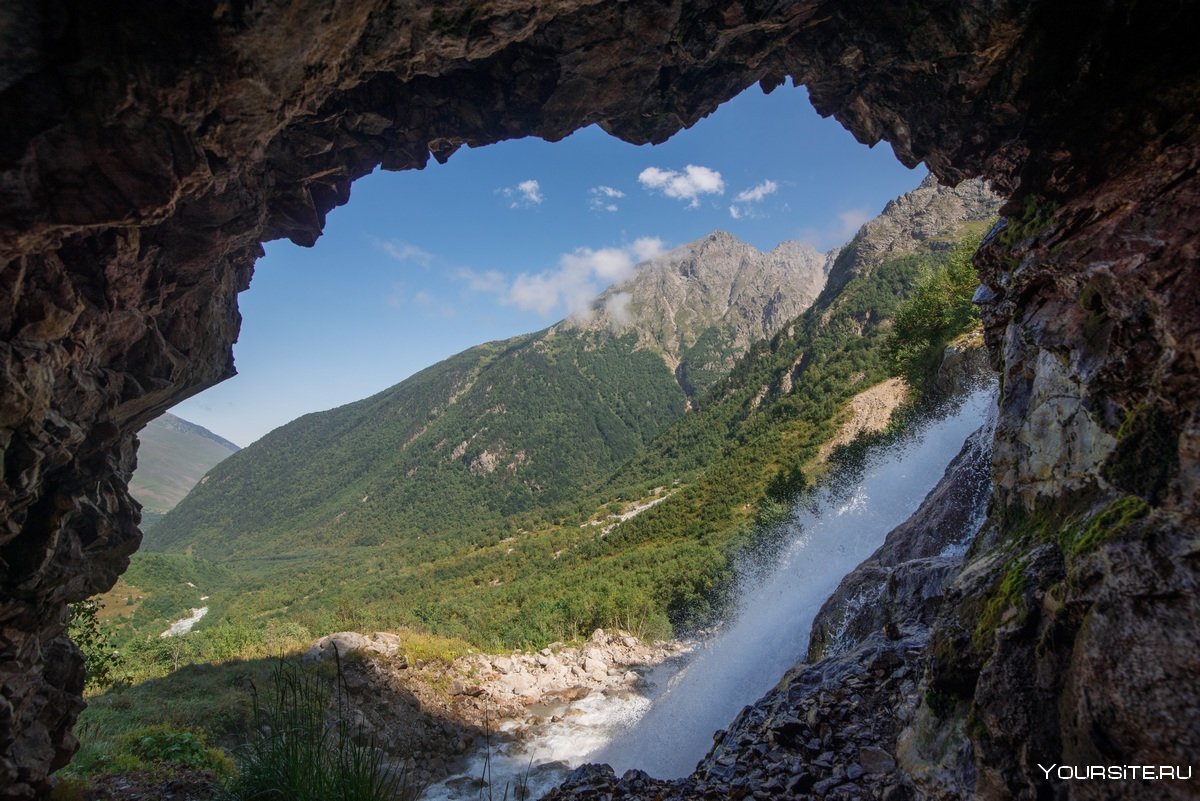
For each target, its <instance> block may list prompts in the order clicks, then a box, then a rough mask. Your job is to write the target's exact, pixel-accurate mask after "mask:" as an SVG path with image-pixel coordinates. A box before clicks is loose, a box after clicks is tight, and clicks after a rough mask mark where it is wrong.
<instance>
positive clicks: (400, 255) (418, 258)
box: [375, 239, 433, 268]
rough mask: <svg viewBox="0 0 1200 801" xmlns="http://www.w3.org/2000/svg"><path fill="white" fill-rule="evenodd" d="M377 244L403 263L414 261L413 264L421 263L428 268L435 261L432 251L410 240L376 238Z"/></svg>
mask: <svg viewBox="0 0 1200 801" xmlns="http://www.w3.org/2000/svg"><path fill="white" fill-rule="evenodd" d="M375 244H376V246H377V247H378V248H379V249H380V250H382V251H383V252H384V253H386V254H387V255H388V256H390V257H391V258H393V259H395V260H396V261H398V262H400V263H401V264H404V263H406V262H412V263H413V264H419V265H420V266H422V267H426V268H428V267H429V265H430V264H432V263H433V254H432V253H430V252H429V251H427V250H422V249H421V248H419V247H417V246H416V245H412V244H409V243H408V242H401V241H399V240H396V239H391V240H382V239H380V240H376V241H375Z"/></svg>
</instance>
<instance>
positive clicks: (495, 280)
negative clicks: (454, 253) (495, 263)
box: [454, 267, 507, 294]
mask: <svg viewBox="0 0 1200 801" xmlns="http://www.w3.org/2000/svg"><path fill="white" fill-rule="evenodd" d="M454 277H455V278H457V279H458V280H460V281H462V282H463V283H465V284H466V285H467V288H468V289H470V290H471V291H472V292H485V293H488V294H495V293H498V292H501V291H503V290H504V287H505V285H506V283H507V282H506V281H505V278H504V273H502V272H500V271H499V270H485V271H483V272H477V271H475V270H472V269H471V268H469V267H459V268H458V269H457V270H455V271H454Z"/></svg>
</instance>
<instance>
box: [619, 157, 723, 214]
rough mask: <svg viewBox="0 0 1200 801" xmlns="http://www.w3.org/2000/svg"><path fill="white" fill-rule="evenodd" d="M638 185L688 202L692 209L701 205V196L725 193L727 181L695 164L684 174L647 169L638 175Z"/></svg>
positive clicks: (685, 168) (684, 169) (706, 168)
mask: <svg viewBox="0 0 1200 801" xmlns="http://www.w3.org/2000/svg"><path fill="white" fill-rule="evenodd" d="M638 183H640V184H641V185H642V186H644V187H645V188H646V189H647V190H648V191H651V192H661V193H662V194H664V195H666V196H667V197H671V198H677V199H679V200H686V201H688V206H689V207H691V208H695V207H697V206H699V205H700V196H701V195H721V194H724V193H725V181H724V179H722V178H721V173H719V172H717V171H716V170H713V169H710V168H708V167H700V166H697V165H695V164H689V165H687V166H686V167H684V168H683V172H676V171H675V170H664V169H661V168H659V167H647V168H646V169H644V170H642V172H641V173H640V174H639V175H638Z"/></svg>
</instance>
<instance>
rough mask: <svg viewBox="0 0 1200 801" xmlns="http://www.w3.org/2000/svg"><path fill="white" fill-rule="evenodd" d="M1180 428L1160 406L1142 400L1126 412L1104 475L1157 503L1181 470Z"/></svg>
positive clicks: (1120, 485) (1103, 469) (1105, 464)
mask: <svg viewBox="0 0 1200 801" xmlns="http://www.w3.org/2000/svg"><path fill="white" fill-rule="evenodd" d="M1178 442H1179V432H1178V430H1177V429H1176V427H1175V425H1174V424H1173V423H1172V422H1171V419H1170V418H1169V417H1167V415H1166V414H1165V413H1164V412H1163V411H1162V410H1161V409H1159V408H1157V407H1154V406H1150V405H1147V404H1142V405H1140V406H1138V407H1136V408H1134V409H1133V411H1131V412H1129V414H1128V415H1126V416H1125V421H1124V422H1123V423H1122V424H1121V428H1120V430H1118V432H1117V447H1116V448H1115V449H1113V452H1112V454H1111V455H1110V456H1109V458H1108V460H1107V461H1106V462H1105V463H1104V466H1103V467H1102V468H1101V471H1100V472H1101V475H1103V476H1104V478H1106V479H1108V480H1109V481H1111V482H1112V483H1113V484H1115V485H1116V486H1118V487H1120V488H1121V489H1122V490H1124V491H1126V492H1129V493H1132V494H1134V495H1138V496H1140V497H1141V498H1143V499H1145V500H1146V501H1148V502H1149V503H1151V504H1153V505H1157V504H1158V503H1159V502H1160V501H1161V500H1162V497H1163V495H1164V493H1165V492H1166V490H1167V486H1168V484H1169V483H1170V481H1171V477H1172V476H1174V475H1175V473H1176V472H1177V471H1178V470H1179V447H1178Z"/></svg>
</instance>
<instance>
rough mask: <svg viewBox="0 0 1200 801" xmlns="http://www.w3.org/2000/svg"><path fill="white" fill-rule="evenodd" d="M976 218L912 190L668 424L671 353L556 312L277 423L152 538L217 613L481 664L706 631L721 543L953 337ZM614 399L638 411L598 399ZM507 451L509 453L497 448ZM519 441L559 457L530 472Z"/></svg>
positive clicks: (756, 529)
mask: <svg viewBox="0 0 1200 801" xmlns="http://www.w3.org/2000/svg"><path fill="white" fill-rule="evenodd" d="M996 207H997V203H996V201H995V200H994V199H993V198H992V197H991V195H990V194H988V193H987V192H986V191H985V190H984V189H983V188H982V187H981V186H980V185H978V184H966V185H963V186H961V187H959V188H958V189H955V190H950V189H946V188H944V187H937V186H934V185H932V183H930V182H926V183H925V184H923V185H922V186H921V187H919V188H917V189H915V190H914V191H913V192H910V193H908V194H907V195H905V196H904V197H903V198H901V199H898V200H897V201H895V202H893V203H892V204H890V205H889V206H888V207H887V209H886V210H885V211H884V213H883V214H882V215H881V217H880V218H879V219H877V220H875V221H872V222H871V223H868V224H867V225H866V226H864V227H863V229H862V230H861V231H860V232H859V234H858V235H857V236H856V237H855V238H854V239H853V240H852V241H851V242H850V243H849V244H848V246H847V247H845V248H844V249H842V251H841V252H840V254H839V255H838V256H837V258H836V261H834V262H833V263H832V265H831V267H830V271H829V281H830V284H829V286H828V287H827V288H826V289H825V290H824V291H823V292H822V293H821V295H820V297H819V298H818V300H817V301H816V302H815V303H814V304H813V305H812V307H810V308H808V309H807V310H806V311H804V312H803V313H801V314H800V315H799V316H797V317H796V318H794V319H793V320H791V321H790V322H789V323H787V324H786V325H785V326H784V327H783V328H782V330H780V331H778V332H777V333H776V334H775V335H774V336H773V337H771V338H769V339H764V340H759V341H757V342H755V343H754V344H753V345H752V346H751V347H750V349H749V350H748V351H747V352H746V353H745V354H744V355H742V356H741V357H740V358H739V359H738V360H737V361H736V364H735V366H734V367H733V369H732V371H730V372H728V373H727V374H726V375H724V376H723V377H721V378H720V379H719V380H717V381H715V382H714V383H712V384H711V385H710V388H709V389H708V390H707V391H705V392H703V393H698V394H696V395H695V396H693V398H692V399H691V400H692V403H693V405H694V409H693V411H691V412H688V413H687V414H683V408H684V402H685V395H684V393H683V391H682V390H681V389H680V387H679V385H678V383H677V382H676V376H675V375H673V374H672V371H671V370H669V369H668V368H667V366H666V365H667V358H669V354H668V355H667V356H664V353H666V348H663V347H662V346H661V344H660V346H659V347H651V346H650V345H649V344H648V342H650V341H658V342H660V343H661V342H662V341H663V340H661V339H659V340H653V336H654V335H653V334H652V333H651V334H648V333H646V332H644V331H638V330H635V329H632V328H626V329H620V328H618V329H616V330H614V328H613V327H610V326H609V325H608V324H607V323H606V324H604V325H601V324H598V323H596V322H595V321H592V322H591V323H590V324H587V323H584V324H581V322H580V321H570V322H567V323H564V324H560V325H559V326H555V327H554V328H551V329H549V330H547V331H545V332H541V333H538V334H533V335H529V336H527V337H520V338H517V339H514V340H511V341H509V342H504V343H493V344H490V345H485V346H480V347H478V348H473V349H471V350H469V351H466V352H465V353H463V354H460V355H458V356H456V357H454V358H452V359H449V360H447V361H446V362H443V363H441V364H439V365H435V366H434V367H431V368H429V369H428V370H425V371H423V372H422V373H419V374H418V375H416V376H413V377H412V378H410V379H409V380H408V381H406V382H404V383H402V384H401V385H398V386H397V387H394V388H392V389H390V390H387V391H386V392H384V393H380V394H379V395H377V396H375V397H373V398H368V399H366V400H364V401H360V402H359V403H356V404H351V405H350V406H347V407H343V408H342V409H337V410H334V411H332V412H326V413H323V414H320V415H310V416H309V417H306V418H302V419H300V420H297V421H295V422H293V423H291V424H290V425H288V426H285V427H284V428H282V429H280V430H279V431H276V432H274V433H273V434H271V435H269V436H267V437H265V438H264V439H263V440H261V441H260V443H256V445H254V446H252V447H251V448H248V449H246V451H244V452H243V453H241V454H238V455H237V456H236V457H234V458H232V459H230V460H229V461H228V462H227V463H226V464H225V465H222V466H221V467H220V468H218V470H216V471H214V474H213V476H212V478H211V479H210V480H209V481H208V482H206V483H205V485H204V486H202V487H198V488H197V490H196V492H195V493H193V495H192V496H191V497H189V498H188V499H186V500H185V501H184V503H182V504H181V505H180V506H179V508H178V509H177V510H176V511H175V512H174V513H172V515H170V516H169V517H168V518H167V519H166V520H165V521H164V523H163V527H162V532H164V533H166V534H169V535H171V536H170V538H168V537H160V538H158V545H159V547H168V548H170V549H174V550H185V549H190V550H191V552H192V553H195V554H197V555H199V556H201V557H206V558H210V559H214V560H217V561H219V562H220V563H221V564H222V565H223V566H224V567H225V568H228V569H229V571H230V573H229V578H228V580H227V581H226V582H225V583H224V585H223V586H222V587H221V588H220V589H219V591H217V592H216V593H215V594H214V598H213V601H212V603H214V604H215V606H214V610H215V611H214V613H213V614H212V615H211V617H212V618H213V620H219V619H221V617H234V618H242V619H265V620H275V619H279V620H287V621H288V625H300V626H302V627H304V628H305V630H308V631H313V632H320V631H329V630H336V629H343V628H355V629H367V628H372V627H374V628H387V627H394V626H397V625H412V626H418V627H420V628H424V629H429V630H434V631H437V632H441V633H445V634H450V635H454V636H459V637H463V638H465V639H467V640H470V641H472V642H475V643H478V644H480V645H484V646H491V647H503V646H508V645H514V644H534V643H545V642H550V641H553V640H556V639H565V638H570V637H572V636H573V635H574V634H576V633H578V632H586V631H590V630H591V629H592V628H596V627H602V626H613V625H616V626H621V627H624V628H627V629H630V630H636V631H640V632H642V633H646V634H654V635H665V634H669V633H671V632H672V631H675V632H678V631H681V630H686V629H687V628H689V627H692V626H695V625H699V624H703V623H707V622H709V621H711V620H712V619H713V616H714V615H715V614H718V613H719V611H720V609H721V604H722V599H723V593H724V590H725V588H726V587H728V582H729V581H730V579H731V577H732V565H733V561H734V559H735V557H736V554H737V553H738V552H739V550H740V549H743V548H745V547H747V546H748V545H751V544H753V543H754V542H756V541H757V540H758V539H759V537H760V535H761V534H763V533H764V532H766V531H768V530H769V529H770V526H771V524H772V523H774V522H775V521H777V520H778V519H780V516H781V515H783V514H785V513H786V511H787V509H788V506H789V502H790V500H791V499H792V498H793V497H794V496H795V493H796V491H797V490H798V489H799V488H800V487H801V486H802V485H803V483H804V482H805V480H806V479H809V480H811V479H814V478H816V477H817V476H818V475H819V473H820V472H821V470H822V469H823V468H822V467H821V459H820V458H819V454H820V453H821V452H822V447H823V446H826V443H828V442H830V441H831V439H832V438H833V437H834V435H835V434H836V433H837V431H838V428H839V423H840V422H841V420H842V418H843V415H844V409H845V408H846V407H847V403H848V401H849V400H850V399H851V398H853V397H854V396H855V395H856V394H858V393H860V392H862V391H863V390H866V389H868V388H870V387H872V386H873V385H877V384H878V383H879V382H880V381H881V380H883V379H885V378H887V377H889V376H892V375H896V374H898V373H900V372H902V371H903V369H904V368H903V365H901V364H899V363H898V362H897V360H896V355H897V353H898V352H901V351H903V352H905V353H907V354H908V355H909V356H910V357H913V358H912V359H911V360H910V361H911V363H914V364H926V365H927V364H929V363H930V361H929V360H928V359H922V358H921V357H922V355H923V354H933V355H935V356H936V355H937V354H940V352H941V349H942V347H943V346H944V344H945V342H946V341H948V339H950V338H951V337H953V336H955V335H956V334H957V333H959V332H961V331H962V330H964V329H966V328H969V327H970V326H971V325H973V323H972V322H971V317H972V315H973V311H972V309H971V305H970V302H969V299H970V296H971V292H972V291H973V289H974V286H975V278H974V273H973V271H972V270H971V269H970V265H969V263H967V262H966V260H965V258H964V257H962V253H963V252H964V251H963V250H962V244H963V243H964V242H966V243H970V242H971V241H977V240H978V238H979V236H980V235H981V234H982V232H983V231H984V230H985V229H986V227H987V225H988V224H989V222H990V220H991V219H992V218H993V217H994V215H995V213H996ZM722 238H723V237H722V235H719V234H718V235H717V236H716V237H715V238H714V237H709V238H708V239H709V240H712V241H713V242H714V243H716V242H717V241H719V240H720V239H722ZM701 244H703V243H701ZM956 247H957V248H958V249H959V250H958V251H957V254H956V250H955V249H956ZM681 250H684V249H681ZM674 255H675V256H679V255H680V253H679V251H677V252H676V253H675V254H674ZM668 261H669V260H668ZM686 262H687V258H682V259H678V258H677V259H676V260H675V261H674V265H675V266H674V267H672V268H671V269H675V270H677V271H678V270H680V269H681V267H682V266H683V265H684V264H685V263H686ZM824 269H825V267H824V265H822V266H821V267H820V270H821V271H822V274H823V273H824ZM736 272H737V271H733V272H731V273H730V275H734V274H736ZM662 280H663V281H665V280H667V279H665V278H664V279H662ZM671 280H674V279H671ZM732 283H733V282H725V283H724V284H723V287H724V289H723V291H728V288H729V286H731V285H732ZM618 291H619V290H618ZM613 294H614V293H612V292H610V293H609V294H608V295H607V296H606V298H611V297H612V296H613ZM606 298H602V299H601V301H600V302H599V303H598V304H597V306H598V309H599V312H598V313H599V314H605V313H611V312H610V311H609V310H608V309H606V308H605V305H606ZM628 306H629V307H632V306H633V301H632V300H631V301H630V302H629V304H628ZM721 308H723V309H728V308H729V306H728V305H727V306H724V307H721ZM951 308H952V309H954V310H955V312H954V314H950V315H946V314H943V312H944V311H946V310H947V309H951ZM964 309H965V313H964V311H963V310H964ZM897 315H899V317H900V318H901V319H902V320H904V321H905V326H904V328H905V331H906V335H905V336H906V341H905V342H904V343H901V344H902V345H903V347H897V343H896V341H895V340H894V338H893V336H892V330H893V328H894V327H895V321H896V319H897ZM730 316H732V315H730ZM639 341H641V342H642V343H643V346H642V347H640V348H639V346H638V342H639ZM677 341H680V342H683V343H685V344H683V345H682V347H679V346H675V347H677V348H679V349H678V350H676V351H675V353H676V354H679V353H683V352H685V351H686V350H687V348H688V345H687V344H686V343H687V341H688V340H687V338H686V337H680V338H679V340H677ZM918 383H919V381H918ZM530 388H532V389H533V390H534V391H532V392H530V391H529V389H530ZM630 393H636V394H634V395H633V397H637V398H651V401H650V405H649V406H647V405H646V403H645V401H644V400H643V401H641V402H640V404H641V405H637V404H633V403H628V402H626V403H625V405H621V404H620V403H618V400H619V399H620V398H622V397H624V398H628V397H629V396H630ZM585 398H586V402H585V401H584V400H582V399H585ZM656 403H657V404H659V405H658V406H656V405H655V404H656ZM498 407H502V408H503V409H504V410H505V412H507V414H500V413H498ZM599 421H608V423H601V422H599ZM518 434H519V435H520V436H523V437H525V438H526V439H524V440H522V442H523V443H529V444H524V445H522V446H521V447H515V446H514V443H515V442H516V440H515V439H509V438H515V437H516V436H517V435H518ZM531 436H532V437H536V438H537V442H540V443H542V444H543V445H544V446H545V447H546V448H547V449H548V450H550V451H558V452H551V453H549V454H548V455H547V456H545V457H544V460H545V463H546V464H547V465H549V466H550V467H549V468H548V472H547V473H538V472H536V470H537V467H538V465H539V462H541V461H543V456H542V455H541V452H540V451H535V450H534V448H535V444H533V443H534V439H532V438H531ZM464 443H465V444H464ZM826 447H827V446H826ZM522 451H524V454H523V456H524V458H522V455H521V452H522ZM484 453H490V454H492V455H493V458H491V459H490V461H489V458H488V457H484V456H483V454H484ZM486 465H490V467H491V472H487V471H486V470H482V469H481V468H483V467H484V466H486ZM473 466H474V472H473ZM554 471H557V472H558V473H559V474H558V475H551V474H550V473H553V472H554ZM489 478H491V479H493V480H491V481H488V480H487V479H489ZM477 479H483V481H478V482H476V483H472V482H473V481H475V480H477ZM425 481H428V482H429V483H423V482H425ZM539 481H543V482H544V483H543V484H541V485H540V488H535V487H534V486H531V483H537V482H539ZM223 485H227V489H225V490H224V493H225V494H223V495H220V496H211V495H209V493H212V492H214V491H215V490H216V489H217V488H219V487H222V486H223ZM410 487H411V488H413V489H412V491H411V492H409V493H408V494H406V488H410ZM481 488H483V489H481ZM274 493H279V496H280V497H278V498H276V497H274ZM472 493H474V494H472ZM552 498H555V499H557V500H556V501H552V500H551V499H552ZM400 520H407V521H415V522H407V523H400V524H397V523H396V522H395V521H400ZM158 533H159V532H152V534H156V535H157V534H158Z"/></svg>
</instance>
